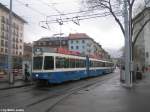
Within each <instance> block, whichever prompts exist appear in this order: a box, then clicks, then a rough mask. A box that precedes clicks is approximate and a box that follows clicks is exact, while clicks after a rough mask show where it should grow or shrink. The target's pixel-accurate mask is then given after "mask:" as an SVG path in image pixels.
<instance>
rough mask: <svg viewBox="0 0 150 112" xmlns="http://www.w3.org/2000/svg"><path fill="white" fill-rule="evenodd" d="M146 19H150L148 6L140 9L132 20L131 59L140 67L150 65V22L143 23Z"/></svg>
mask: <svg viewBox="0 0 150 112" xmlns="http://www.w3.org/2000/svg"><path fill="white" fill-rule="evenodd" d="M148 19H150V8H149V7H147V8H145V9H144V10H143V11H141V12H140V13H139V14H138V15H137V16H136V17H135V18H134V22H133V25H134V31H133V60H134V63H135V64H137V65H138V66H139V67H140V68H141V67H142V66H149V65H150V45H149V43H150V38H149V36H150V22H147V24H145V23H146V21H147V20H148ZM144 24H145V26H144V27H143V25H144ZM142 27H143V28H142ZM141 28H142V30H141Z"/></svg>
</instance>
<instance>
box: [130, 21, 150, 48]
mask: <svg viewBox="0 0 150 112" xmlns="http://www.w3.org/2000/svg"><path fill="white" fill-rule="evenodd" d="M148 22H150V19H148V20H147V21H146V22H145V23H144V24H143V25H142V27H141V28H140V30H139V32H138V33H137V35H136V36H135V40H134V41H133V46H134V44H135V42H136V40H137V38H138V36H139V35H140V33H141V32H142V31H143V29H144V27H145V26H146V25H147V24H148Z"/></svg>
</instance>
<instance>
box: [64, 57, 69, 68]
mask: <svg viewBox="0 0 150 112" xmlns="http://www.w3.org/2000/svg"><path fill="white" fill-rule="evenodd" d="M64 68H69V58H65V59H64Z"/></svg>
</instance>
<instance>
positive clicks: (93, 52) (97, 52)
mask: <svg viewBox="0 0 150 112" xmlns="http://www.w3.org/2000/svg"><path fill="white" fill-rule="evenodd" d="M37 48H42V49H43V51H48V52H57V50H58V48H61V50H63V49H64V52H65V50H68V51H73V52H76V53H79V54H81V55H84V56H87V55H88V56H91V57H94V58H101V59H106V60H108V59H110V55H109V54H108V53H107V52H106V51H105V50H104V49H103V48H102V47H101V45H99V44H98V43H97V42H95V41H94V40H93V39H92V38H90V37H89V36H88V35H87V34H85V33H74V34H69V36H67V37H46V38H41V39H39V40H37V41H35V42H34V47H33V49H34V50H36V49H37ZM34 50H33V52H34Z"/></svg>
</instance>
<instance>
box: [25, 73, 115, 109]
mask: <svg viewBox="0 0 150 112" xmlns="http://www.w3.org/2000/svg"><path fill="white" fill-rule="evenodd" d="M108 75H109V77H108ZM108 75H106V77H105V76H102V77H100V79H99V78H98V79H97V78H96V79H94V80H91V79H87V80H84V81H83V82H82V83H81V84H79V85H82V84H83V85H82V86H80V87H76V86H75V87H72V85H70V87H69V88H64V89H63V90H62V91H59V92H56V93H55V92H54V93H53V94H51V95H50V96H46V97H44V98H41V99H39V100H37V101H35V102H32V103H30V104H27V105H26V106H25V107H24V108H27V109H28V108H32V107H34V106H38V104H40V103H44V102H46V101H49V100H52V99H53V100H54V99H56V100H55V101H54V103H52V104H51V106H50V107H48V108H46V110H45V112H50V111H51V110H52V109H53V108H54V107H55V106H56V105H57V104H59V103H61V102H62V101H64V100H65V99H67V98H68V97H69V96H71V95H73V94H75V93H76V92H78V91H80V90H83V89H85V88H88V87H91V86H94V85H95V84H99V85H100V84H103V83H104V82H105V81H106V80H109V79H111V78H112V77H113V75H112V74H108ZM88 81H89V82H88ZM87 82H88V83H87ZM75 83H76V82H75ZM75 83H74V84H75ZM57 89H58V88H57ZM66 91H67V92H66Z"/></svg>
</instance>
